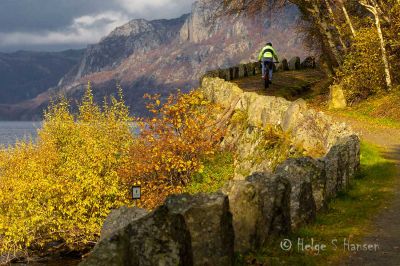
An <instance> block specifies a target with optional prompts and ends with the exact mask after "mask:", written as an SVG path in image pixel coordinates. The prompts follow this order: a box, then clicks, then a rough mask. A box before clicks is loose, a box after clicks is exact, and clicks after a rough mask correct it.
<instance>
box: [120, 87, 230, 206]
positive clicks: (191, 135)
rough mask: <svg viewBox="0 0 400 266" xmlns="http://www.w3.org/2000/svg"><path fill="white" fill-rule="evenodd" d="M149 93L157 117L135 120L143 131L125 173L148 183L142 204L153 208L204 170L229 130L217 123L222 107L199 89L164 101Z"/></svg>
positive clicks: (133, 147)
mask: <svg viewBox="0 0 400 266" xmlns="http://www.w3.org/2000/svg"><path fill="white" fill-rule="evenodd" d="M145 97H146V98H148V99H149V103H148V105H147V108H148V110H149V111H150V112H151V113H152V114H153V115H152V116H151V117H150V118H145V119H143V118H139V119H136V121H137V124H138V126H139V129H140V133H139V136H138V138H137V139H136V143H135V145H133V146H132V149H131V151H130V161H131V164H130V165H129V166H130V167H129V168H128V169H125V170H126V171H125V173H124V176H125V178H127V179H128V180H138V181H139V182H141V184H143V185H144V186H143V187H144V191H143V197H144V198H143V200H142V201H141V202H140V206H142V207H145V208H153V207H154V206H156V205H158V204H160V203H161V202H162V201H163V200H164V198H165V197H166V196H167V195H169V194H171V193H177V192H181V191H182V189H183V188H184V187H186V186H187V185H188V184H189V182H190V181H191V177H192V176H193V175H194V174H195V173H198V172H201V171H202V168H203V165H202V160H203V159H205V157H207V156H211V155H213V153H214V152H215V151H216V149H217V146H218V145H217V144H218V142H219V140H220V139H221V137H222V136H223V133H224V132H223V130H220V129H218V128H216V127H215V126H214V124H215V123H214V122H215V120H216V119H217V117H216V116H217V114H218V112H217V109H216V108H215V107H214V106H212V105H211V104H210V103H209V102H208V101H207V100H206V99H204V97H203V95H202V94H201V93H200V92H198V91H193V92H191V93H189V94H183V93H181V92H178V93H177V94H174V95H170V96H169V97H168V99H167V100H166V102H165V103H164V104H161V100H160V96H159V95H154V96H150V95H146V96H145Z"/></svg>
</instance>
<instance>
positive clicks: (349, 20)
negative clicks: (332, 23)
mask: <svg viewBox="0 0 400 266" xmlns="http://www.w3.org/2000/svg"><path fill="white" fill-rule="evenodd" d="M399 1H400V0H399ZM339 2H340V5H341V7H342V10H343V13H344V17H345V18H346V21H347V24H348V25H349V27H350V31H351V34H352V35H353V37H355V36H356V31H355V30H354V27H353V23H352V22H351V19H350V16H349V13H348V12H347V9H346V6H345V5H344V3H343V0H339Z"/></svg>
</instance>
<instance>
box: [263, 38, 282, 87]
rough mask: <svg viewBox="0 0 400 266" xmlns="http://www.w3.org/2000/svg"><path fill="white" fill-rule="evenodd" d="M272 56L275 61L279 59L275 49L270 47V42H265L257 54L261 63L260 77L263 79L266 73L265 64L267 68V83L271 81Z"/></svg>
mask: <svg viewBox="0 0 400 266" xmlns="http://www.w3.org/2000/svg"><path fill="white" fill-rule="evenodd" d="M274 58H275V59H276V61H279V58H278V54H277V53H276V51H275V49H274V48H273V47H272V43H270V42H269V43H267V44H266V46H265V47H264V48H262V50H261V52H260V54H259V55H258V61H260V62H261V65H262V78H263V79H265V76H266V75H267V73H266V72H267V68H266V67H267V66H268V69H269V73H268V75H269V83H270V84H271V83H272V73H273V70H274Z"/></svg>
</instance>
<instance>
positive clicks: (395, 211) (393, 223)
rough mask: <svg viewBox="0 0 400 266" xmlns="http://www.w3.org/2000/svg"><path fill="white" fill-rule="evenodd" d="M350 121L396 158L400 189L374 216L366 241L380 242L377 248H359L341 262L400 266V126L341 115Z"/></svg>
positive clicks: (370, 139) (347, 121)
mask: <svg viewBox="0 0 400 266" xmlns="http://www.w3.org/2000/svg"><path fill="white" fill-rule="evenodd" d="M338 119H339V120H341V121H343V122H346V123H348V124H350V125H351V126H352V127H353V129H354V130H355V131H357V132H359V133H360V134H361V137H362V138H363V139H364V140H366V141H368V142H370V143H373V144H376V145H378V146H381V147H383V148H384V150H385V151H384V154H383V155H384V157H385V158H388V159H390V160H393V161H394V162H395V163H396V164H397V166H398V169H399V175H398V177H399V178H398V179H397V182H396V183H397V189H396V193H395V197H394V200H393V201H392V202H390V203H388V205H387V206H385V208H384V209H383V210H382V212H381V213H379V214H378V215H377V216H376V217H373V218H372V219H373V231H372V232H371V233H370V234H368V235H367V236H366V237H365V239H364V241H363V243H372V244H375V243H377V244H378V245H379V250H378V251H377V252H357V253H354V254H351V256H350V258H349V259H348V260H347V261H346V262H344V263H343V264H342V265H350V266H370V265H371V266H372V265H379V266H392V265H393V266H400V130H399V129H392V128H382V127H377V126H372V125H366V123H363V122H359V121H356V120H354V119H351V118H343V117H338Z"/></svg>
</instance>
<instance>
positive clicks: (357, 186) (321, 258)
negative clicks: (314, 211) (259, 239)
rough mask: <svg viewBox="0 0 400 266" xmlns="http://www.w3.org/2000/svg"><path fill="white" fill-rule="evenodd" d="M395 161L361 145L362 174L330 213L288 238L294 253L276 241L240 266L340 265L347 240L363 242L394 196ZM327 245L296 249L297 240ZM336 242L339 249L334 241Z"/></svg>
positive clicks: (240, 259)
mask: <svg viewBox="0 0 400 266" xmlns="http://www.w3.org/2000/svg"><path fill="white" fill-rule="evenodd" d="M396 173H397V172H396V166H395V163H394V162H391V161H389V160H386V159H384V158H383V157H382V156H381V153H380V149H379V148H377V147H376V146H373V145H371V144H367V143H362V147H361V171H360V173H359V174H358V175H357V176H356V178H355V179H354V180H353V181H352V185H351V188H350V190H349V191H348V192H346V193H342V194H340V195H338V197H337V198H336V199H334V200H332V201H331V203H330V205H329V210H327V211H326V212H324V213H320V214H319V215H318V217H317V219H316V222H315V223H313V224H311V225H307V226H304V227H302V228H300V229H299V230H297V231H296V232H293V234H292V235H290V236H288V237H286V238H288V239H290V240H291V241H292V242H293V245H294V248H293V249H292V250H291V251H288V252H286V251H283V250H282V249H281V248H280V242H281V241H282V239H283V237H282V238H279V239H274V240H272V241H271V243H269V244H268V246H266V247H265V248H263V249H262V250H260V251H258V252H256V253H254V254H249V255H247V256H239V257H238V262H237V264H238V265H246V264H250V263H251V262H252V261H253V262H254V261H257V262H262V263H266V265H337V264H338V262H339V261H340V260H341V259H343V258H345V256H346V255H347V253H346V252H347V251H346V250H345V249H344V248H343V240H344V238H346V239H350V241H351V242H352V243H362V237H363V236H364V235H365V234H367V233H368V232H369V231H370V230H371V218H372V217H374V216H375V215H376V214H377V213H378V212H379V211H381V210H382V209H383V208H384V207H385V204H386V203H387V202H388V201H390V199H391V198H392V197H393V195H394V187H395V186H394V183H395V176H396ZM299 238H300V239H304V242H310V241H311V238H313V239H314V241H315V242H316V243H319V244H325V245H327V250H326V251H323V252H322V251H321V252H320V254H319V255H317V254H316V253H317V252H315V251H314V252H304V251H302V250H298V249H297V246H296V245H297V241H298V239H299ZM335 239H337V241H338V242H335V244H337V249H336V250H335V249H334V245H333V244H332V241H334V240H335Z"/></svg>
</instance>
